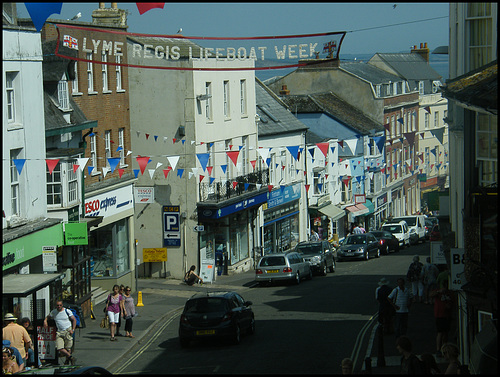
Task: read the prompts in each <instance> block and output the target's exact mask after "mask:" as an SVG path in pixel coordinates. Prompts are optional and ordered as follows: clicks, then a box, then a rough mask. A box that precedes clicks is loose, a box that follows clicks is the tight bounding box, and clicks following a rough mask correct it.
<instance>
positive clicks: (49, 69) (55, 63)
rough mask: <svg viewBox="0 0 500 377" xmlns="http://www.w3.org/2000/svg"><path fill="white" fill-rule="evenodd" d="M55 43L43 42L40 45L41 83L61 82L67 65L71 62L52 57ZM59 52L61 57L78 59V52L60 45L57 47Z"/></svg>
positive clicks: (53, 41)
mask: <svg viewBox="0 0 500 377" xmlns="http://www.w3.org/2000/svg"><path fill="white" fill-rule="evenodd" d="M56 43H57V41H55V40H52V41H45V42H43V43H42V53H43V64H42V71H43V81H44V82H45V81H59V80H61V78H62V76H63V74H64V73H65V72H66V71H67V70H68V65H69V63H70V61H71V60H69V59H65V58H61V57H59V56H56V55H54V53H55V51H56ZM59 52H60V53H61V54H62V55H66V56H70V57H74V58H76V57H78V51H76V50H74V49H71V48H68V47H65V46H63V45H62V44H60V45H59Z"/></svg>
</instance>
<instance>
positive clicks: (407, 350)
mask: <svg viewBox="0 0 500 377" xmlns="http://www.w3.org/2000/svg"><path fill="white" fill-rule="evenodd" d="M396 348H397V350H398V351H399V353H400V354H401V370H400V374H424V372H425V369H424V363H423V362H422V360H420V359H419V358H418V357H417V355H415V354H414V353H413V352H411V351H412V344H411V341H410V339H409V338H407V337H406V336H400V337H399V338H398V339H397V341H396Z"/></svg>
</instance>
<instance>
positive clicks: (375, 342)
mask: <svg viewBox="0 0 500 377" xmlns="http://www.w3.org/2000/svg"><path fill="white" fill-rule="evenodd" d="M254 276H255V272H254V270H253V269H251V270H250V271H247V272H243V273H238V274H234V275H221V276H217V277H216V280H215V281H214V282H213V283H205V284H202V285H194V286H188V285H186V284H184V283H183V282H182V281H181V280H176V279H170V278H169V279H138V291H140V292H141V295H142V303H143V304H144V306H142V307H136V312H137V313H138V316H137V317H135V318H134V322H133V332H132V333H133V335H134V336H135V338H127V337H125V336H119V337H116V338H117V341H114V342H112V341H110V333H109V330H108V329H102V328H100V326H99V325H100V322H101V319H102V318H103V317H104V313H103V309H104V303H101V304H99V305H96V307H94V313H95V316H96V319H91V318H86V319H85V324H86V327H85V328H83V329H77V330H76V337H75V349H74V356H75V358H76V365H81V366H100V367H103V368H106V369H108V370H109V371H111V372H116V371H117V370H118V369H119V367H120V365H122V364H123V360H124V358H125V357H128V355H132V354H133V353H135V352H137V351H139V349H140V348H141V347H143V346H144V345H145V344H147V342H148V341H149V339H150V338H151V337H152V336H153V334H154V333H155V332H156V331H158V330H159V329H160V328H161V326H162V325H164V324H165V323H166V322H168V321H169V319H172V320H174V321H175V320H177V318H175V317H176V316H177V315H179V314H180V312H181V310H182V308H183V307H184V304H185V302H186V300H187V299H188V298H189V297H191V296H192V295H193V294H195V293H196V292H200V291H202V292H203V291H206V290H207V289H208V290H242V289H245V288H250V287H252V286H254V285H255V284H256V283H255V282H254ZM132 296H133V297H134V300H135V303H136V305H137V303H138V292H134V293H132ZM257 321H258V318H257ZM375 328H376V325H375V326H372V329H371V332H370V333H367V335H366V337H368V335H369V336H370V337H369V339H368V346H367V348H363V349H362V350H361V352H360V354H359V358H360V359H361V360H363V359H364V360H365V362H364V363H359V365H358V364H357V365H356V366H355V370H354V372H355V373H367V374H399V371H400V360H401V356H400V355H399V353H398V351H397V350H396V347H395V337H394V335H384V336H383V347H380V342H379V338H378V336H377V335H376V331H375ZM452 328H456V326H452ZM120 332H121V333H123V334H125V330H124V323H122V325H121V328H120ZM435 334H436V331H435V325H434V316H433V307H432V305H425V304H422V303H415V304H414V305H413V306H412V307H411V309H410V314H409V320H408V333H407V336H408V337H409V338H410V340H411V341H412V344H413V351H414V353H415V354H417V355H421V354H423V353H427V352H429V353H432V354H433V355H434V356H436V355H435V351H436V350H435V347H436V346H435ZM355 335H357V334H355ZM450 335H451V336H452V337H453V336H454V334H450ZM451 339H453V338H451ZM381 350H383V354H379V353H380V351H381ZM363 355H365V357H363ZM377 356H383V357H380V360H379V358H378V357H377ZM366 357H369V358H370V361H369V362H367V361H366ZM436 360H437V362H438V366H439V367H440V369H441V371H442V372H444V370H445V369H446V365H447V363H446V362H445V360H444V359H442V358H439V359H438V358H436ZM60 363H61V364H62V363H63V359H61V360H60ZM361 364H362V365H361ZM118 371H119V370H118Z"/></svg>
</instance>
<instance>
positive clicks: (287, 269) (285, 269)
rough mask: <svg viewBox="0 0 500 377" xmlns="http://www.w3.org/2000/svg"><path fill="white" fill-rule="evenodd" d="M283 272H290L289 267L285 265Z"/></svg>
mask: <svg viewBox="0 0 500 377" xmlns="http://www.w3.org/2000/svg"><path fill="white" fill-rule="evenodd" d="M283 272H292V269H291V268H290V267H285V268H284V269H283Z"/></svg>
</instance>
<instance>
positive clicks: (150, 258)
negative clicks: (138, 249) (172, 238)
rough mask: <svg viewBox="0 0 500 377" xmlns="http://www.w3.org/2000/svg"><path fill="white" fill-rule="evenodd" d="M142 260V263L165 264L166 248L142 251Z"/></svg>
mask: <svg viewBox="0 0 500 377" xmlns="http://www.w3.org/2000/svg"><path fill="white" fill-rule="evenodd" d="M142 260H143V261H144V262H166V261H167V248H166V247H161V248H150V249H142Z"/></svg>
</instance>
